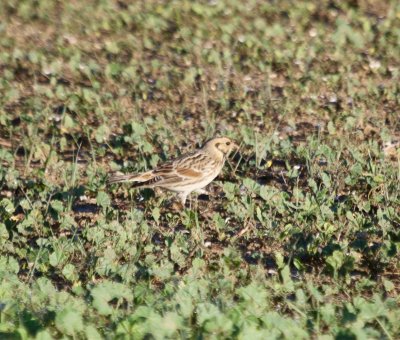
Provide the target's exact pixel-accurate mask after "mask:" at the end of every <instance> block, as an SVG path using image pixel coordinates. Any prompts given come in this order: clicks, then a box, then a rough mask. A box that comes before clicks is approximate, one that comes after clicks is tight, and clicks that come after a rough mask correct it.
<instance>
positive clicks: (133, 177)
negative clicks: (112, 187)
mask: <svg viewBox="0 0 400 340" xmlns="http://www.w3.org/2000/svg"><path fill="white" fill-rule="evenodd" d="M153 177H154V175H153V173H152V171H148V172H144V173H142V174H125V175H113V176H111V177H109V178H108V180H107V183H108V184H114V183H121V182H137V186H140V185H141V184H144V183H143V182H148V181H149V180H151V179H152V178H153Z"/></svg>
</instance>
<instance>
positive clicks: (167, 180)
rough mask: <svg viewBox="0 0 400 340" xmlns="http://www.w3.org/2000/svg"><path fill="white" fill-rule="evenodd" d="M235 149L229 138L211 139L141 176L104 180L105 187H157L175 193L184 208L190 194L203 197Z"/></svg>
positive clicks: (128, 175)
mask: <svg viewBox="0 0 400 340" xmlns="http://www.w3.org/2000/svg"><path fill="white" fill-rule="evenodd" d="M238 148H239V147H238V145H236V144H235V143H234V142H233V141H232V140H231V139H229V138H226V137H220V138H213V139H210V140H209V141H207V142H206V143H205V144H204V145H203V147H202V148H200V149H197V150H195V151H194V152H191V153H189V154H185V155H183V156H181V157H179V158H176V159H173V160H171V161H168V162H166V163H164V164H162V165H160V166H158V167H156V168H155V169H153V170H150V171H146V172H143V173H141V174H127V175H115V176H112V177H110V178H109V179H108V183H109V184H113V183H120V182H134V187H136V188H155V187H160V188H163V189H167V190H169V191H173V192H176V193H178V196H179V198H180V200H181V203H182V205H185V202H186V198H187V196H188V195H189V194H190V193H191V192H193V191H195V192H197V193H206V191H205V190H203V188H204V187H205V186H206V185H208V184H209V183H211V182H212V181H213V180H214V178H215V177H217V176H218V175H219V173H220V172H221V170H222V167H223V166H224V163H225V160H226V158H227V157H228V156H229V154H230V153H231V152H232V151H233V150H235V149H238Z"/></svg>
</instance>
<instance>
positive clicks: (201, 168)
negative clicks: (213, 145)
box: [146, 152, 216, 186]
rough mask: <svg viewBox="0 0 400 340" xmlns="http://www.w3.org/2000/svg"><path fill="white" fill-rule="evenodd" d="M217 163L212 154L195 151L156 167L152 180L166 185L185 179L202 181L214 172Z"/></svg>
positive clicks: (153, 182)
mask: <svg viewBox="0 0 400 340" xmlns="http://www.w3.org/2000/svg"><path fill="white" fill-rule="evenodd" d="M215 165H216V163H215V161H214V160H213V159H212V158H211V157H210V156H208V155H206V154H204V153H199V152H194V153H192V154H189V155H185V156H183V157H180V158H177V159H175V160H172V161H170V162H167V163H164V164H162V165H160V166H159V167H158V168H156V169H154V170H153V172H152V173H153V175H154V176H155V177H154V178H153V179H152V180H151V181H150V182H151V185H157V186H158V185H159V186H164V185H173V184H175V183H176V184H179V183H182V182H185V181H201V180H202V179H203V178H205V177H207V176H209V175H210V174H211V173H212V172H213V169H214V168H215ZM146 184H147V183H146ZM149 184H150V183H149Z"/></svg>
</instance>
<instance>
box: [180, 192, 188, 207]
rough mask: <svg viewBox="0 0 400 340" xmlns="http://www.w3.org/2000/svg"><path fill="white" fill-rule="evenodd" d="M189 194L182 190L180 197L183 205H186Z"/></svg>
mask: <svg viewBox="0 0 400 340" xmlns="http://www.w3.org/2000/svg"><path fill="white" fill-rule="evenodd" d="M187 195H188V193H187V192H181V193H179V194H178V197H179V199H180V200H181V203H182V205H183V207H185V203H186V198H187Z"/></svg>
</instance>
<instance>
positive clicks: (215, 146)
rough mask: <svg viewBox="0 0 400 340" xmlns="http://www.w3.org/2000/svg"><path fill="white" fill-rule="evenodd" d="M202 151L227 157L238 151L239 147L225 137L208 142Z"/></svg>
mask: <svg viewBox="0 0 400 340" xmlns="http://www.w3.org/2000/svg"><path fill="white" fill-rule="evenodd" d="M203 149H207V150H209V151H211V152H214V153H216V154H219V155H221V156H222V157H226V156H229V154H230V153H231V152H232V151H233V150H237V149H239V146H238V145H237V144H235V143H234V142H233V141H232V140H231V139H229V138H227V137H217V138H212V139H210V140H208V141H207V142H206V143H205V144H204V146H203Z"/></svg>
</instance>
